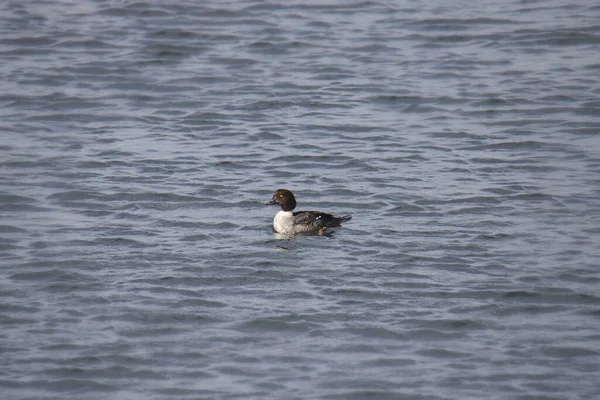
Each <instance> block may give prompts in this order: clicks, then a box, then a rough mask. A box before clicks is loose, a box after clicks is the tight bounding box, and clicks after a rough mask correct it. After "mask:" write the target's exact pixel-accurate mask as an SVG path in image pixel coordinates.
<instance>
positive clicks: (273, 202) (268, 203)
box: [265, 199, 277, 206]
mask: <svg viewBox="0 0 600 400" xmlns="http://www.w3.org/2000/svg"><path fill="white" fill-rule="evenodd" d="M265 204H266V205H268V206H270V205H272V204H277V203H276V202H275V200H274V199H271V200H269V201H267V202H266V203H265Z"/></svg>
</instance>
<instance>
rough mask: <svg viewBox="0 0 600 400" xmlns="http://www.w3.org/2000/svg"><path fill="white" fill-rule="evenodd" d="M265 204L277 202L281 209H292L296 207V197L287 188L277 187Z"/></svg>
mask: <svg viewBox="0 0 600 400" xmlns="http://www.w3.org/2000/svg"><path fill="white" fill-rule="evenodd" d="M267 204H278V205H280V206H281V209H282V210H283V211H292V210H293V209H294V208H296V198H295V197H294V194H293V193H292V192H290V191H289V190H287V189H277V190H276V191H275V193H273V198H272V199H271V201H269V202H267Z"/></svg>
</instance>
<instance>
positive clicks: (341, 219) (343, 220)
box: [340, 215, 352, 223]
mask: <svg viewBox="0 0 600 400" xmlns="http://www.w3.org/2000/svg"><path fill="white" fill-rule="evenodd" d="M351 219H352V215H342V216H341V217H340V223H342V222H348V221H350V220H351Z"/></svg>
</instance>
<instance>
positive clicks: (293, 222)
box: [267, 189, 352, 235]
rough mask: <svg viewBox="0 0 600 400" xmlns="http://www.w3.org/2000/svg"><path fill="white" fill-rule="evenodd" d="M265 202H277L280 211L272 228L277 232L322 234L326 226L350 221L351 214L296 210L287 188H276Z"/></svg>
mask: <svg viewBox="0 0 600 400" xmlns="http://www.w3.org/2000/svg"><path fill="white" fill-rule="evenodd" d="M267 204H278V205H279V206H281V211H279V212H278V213H277V214H275V218H274V219H273V229H274V230H275V232H277V233H282V234H285V235H294V234H296V233H311V232H314V233H318V234H319V235H322V234H323V232H325V230H326V229H327V228H335V227H338V226H341V224H342V222H346V221H350V220H351V219H352V216H351V215H343V216H341V217H337V216H335V215H332V214H327V213H324V212H321V211H296V212H292V210H294V208H296V198H295V197H294V194H293V193H292V192H291V191H289V190H287V189H277V190H276V191H275V193H274V194H273V198H272V199H271V200H270V201H269V202H267Z"/></svg>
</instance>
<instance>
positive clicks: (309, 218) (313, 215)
mask: <svg viewBox="0 0 600 400" xmlns="http://www.w3.org/2000/svg"><path fill="white" fill-rule="evenodd" d="M293 215H294V224H295V225H304V226H308V227H310V228H311V229H321V228H335V227H337V226H341V223H342V222H346V221H350V219H352V216H350V215H344V216H342V217H337V216H335V215H331V214H327V213H324V212H319V211H297V212H295V213H294V214H293Z"/></svg>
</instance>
